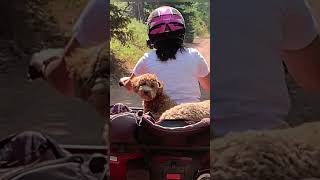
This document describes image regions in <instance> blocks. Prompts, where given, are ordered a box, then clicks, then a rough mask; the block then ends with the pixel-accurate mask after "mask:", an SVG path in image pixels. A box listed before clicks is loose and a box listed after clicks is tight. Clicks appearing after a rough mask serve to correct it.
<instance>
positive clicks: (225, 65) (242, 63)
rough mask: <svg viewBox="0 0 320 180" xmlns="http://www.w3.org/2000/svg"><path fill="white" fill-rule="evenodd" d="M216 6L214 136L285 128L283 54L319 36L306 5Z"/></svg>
mask: <svg viewBox="0 0 320 180" xmlns="http://www.w3.org/2000/svg"><path fill="white" fill-rule="evenodd" d="M213 8H214V10H213V11H214V16H213V22H214V32H213V33H214V36H213V37H214V40H213V42H214V46H213V63H212V67H213V68H214V69H213V72H214V75H213V76H214V78H213V82H212V83H213V96H212V97H211V98H212V100H213V103H214V109H213V110H214V121H213V124H214V132H215V133H216V135H224V134H225V133H227V132H230V131H244V130H248V129H270V128H279V127H284V126H286V123H284V121H283V120H284V118H285V116H286V115H287V112H288V109H289V97H288V90H287V87H286V83H285V78H284V70H283V66H282V60H283V59H282V58H281V55H282V54H281V53H282V50H295V49H301V48H304V47H306V46H307V45H309V44H310V43H311V42H312V41H313V40H314V39H315V37H316V32H315V30H314V27H313V23H312V18H311V17H310V15H309V13H308V11H307V8H306V7H305V5H304V2H303V1H301V0H269V1H255V0H242V1H234V0H223V1H222V0H221V1H215V2H214V4H213Z"/></svg>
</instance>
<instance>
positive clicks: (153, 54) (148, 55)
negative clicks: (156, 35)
mask: <svg viewBox="0 0 320 180" xmlns="http://www.w3.org/2000/svg"><path fill="white" fill-rule="evenodd" d="M155 57H157V54H156V51H155V50H150V51H148V52H145V53H144V54H143V56H142V57H141V59H145V60H150V59H154V58H155Z"/></svg>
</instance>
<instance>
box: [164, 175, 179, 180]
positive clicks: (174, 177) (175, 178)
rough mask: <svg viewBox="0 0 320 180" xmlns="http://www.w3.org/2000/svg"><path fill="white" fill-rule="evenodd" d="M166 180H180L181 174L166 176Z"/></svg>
mask: <svg viewBox="0 0 320 180" xmlns="http://www.w3.org/2000/svg"><path fill="white" fill-rule="evenodd" d="M166 180H182V175H181V174H167V175H166Z"/></svg>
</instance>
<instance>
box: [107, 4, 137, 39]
mask: <svg viewBox="0 0 320 180" xmlns="http://www.w3.org/2000/svg"><path fill="white" fill-rule="evenodd" d="M121 5H123V3H120V4H119V5H115V4H110V25H111V28H110V34H111V37H112V38H115V39H117V40H119V42H120V43H121V44H123V45H124V44H126V42H128V41H130V40H131V39H132V34H133V32H132V30H130V29H128V28H127V26H128V24H129V23H130V22H131V18H130V17H129V14H128V12H127V9H126V8H125V7H123V6H121Z"/></svg>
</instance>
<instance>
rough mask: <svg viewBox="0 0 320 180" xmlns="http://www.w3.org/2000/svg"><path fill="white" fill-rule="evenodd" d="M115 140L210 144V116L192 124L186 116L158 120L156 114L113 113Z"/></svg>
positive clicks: (126, 142)
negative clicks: (185, 119)
mask: <svg viewBox="0 0 320 180" xmlns="http://www.w3.org/2000/svg"><path fill="white" fill-rule="evenodd" d="M110 123H111V124H110V125H111V126H110V140H111V144H140V145H141V144H143V145H159V146H174V147H199V146H209V145H210V143H209V141H210V119H209V118H205V119H203V120H201V121H200V122H197V123H193V124H188V123H187V122H186V121H184V120H178V119H177V120H164V121H162V122H161V124H156V123H155V121H154V119H153V117H152V115H151V114H150V113H149V114H148V113H147V114H143V113H142V112H141V111H137V112H136V113H122V114H119V115H118V116H113V117H111V122H110Z"/></svg>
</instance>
